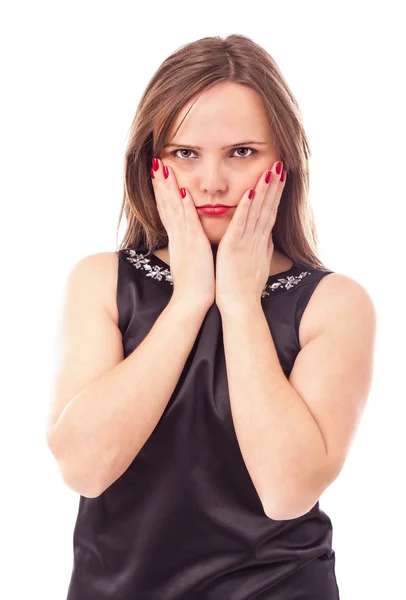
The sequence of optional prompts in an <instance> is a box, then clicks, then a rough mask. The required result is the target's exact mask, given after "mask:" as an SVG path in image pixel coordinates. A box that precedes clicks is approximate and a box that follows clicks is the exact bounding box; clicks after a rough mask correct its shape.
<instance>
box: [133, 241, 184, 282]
mask: <svg viewBox="0 0 406 600" xmlns="http://www.w3.org/2000/svg"><path fill="white" fill-rule="evenodd" d="M123 252H125V253H126V254H128V256H126V259H127V260H128V262H130V263H131V264H132V265H133V266H134V267H135V268H136V269H143V270H144V271H146V273H147V277H152V279H158V281H161V280H162V279H163V278H164V279H165V281H167V282H168V283H170V284H171V285H173V281H172V275H171V272H170V271H169V269H167V268H164V267H159V266H158V265H150V262H151V259H150V258H145V256H144V255H143V254H142V253H140V252H136V251H135V250H132V249H131V248H124V249H123Z"/></svg>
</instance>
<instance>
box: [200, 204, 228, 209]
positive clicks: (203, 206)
mask: <svg viewBox="0 0 406 600" xmlns="http://www.w3.org/2000/svg"><path fill="white" fill-rule="evenodd" d="M220 207H221V208H232V206H229V205H228V204H201V205H200V206H196V208H220Z"/></svg>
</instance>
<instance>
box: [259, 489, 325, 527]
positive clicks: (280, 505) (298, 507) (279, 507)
mask: <svg viewBox="0 0 406 600" xmlns="http://www.w3.org/2000/svg"><path fill="white" fill-rule="evenodd" d="M318 501H319V497H317V498H316V497H315V495H313V494H312V495H311V497H306V496H305V494H296V495H295V497H294V498H293V499H292V498H289V499H284V500H281V499H279V502H277V503H275V502H273V503H272V504H270V503H267V504H264V511H265V514H266V516H267V517H268V518H269V519H272V520H273V521H291V520H292V519H298V518H299V517H303V516H304V515H306V514H307V513H308V512H310V511H311V510H312V509H313V508H314V507H315V505H316V504H317V502H318Z"/></svg>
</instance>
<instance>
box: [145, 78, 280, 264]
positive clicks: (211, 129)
mask: <svg viewBox="0 0 406 600" xmlns="http://www.w3.org/2000/svg"><path fill="white" fill-rule="evenodd" d="M196 98H197V96H195V97H193V98H191V99H190V101H189V102H188V103H186V104H185V105H184V106H183V107H182V109H181V110H180V111H179V113H178V114H177V115H176V118H175V120H174V122H173V123H172V125H171V128H170V130H169V132H168V137H167V140H166V143H172V142H173V143H176V144H180V145H181V147H180V148H176V147H170V148H164V149H163V151H162V152H161V154H160V155H159V158H160V159H161V161H162V162H163V164H164V165H168V166H169V167H171V168H172V169H173V171H174V173H175V176H176V179H177V182H178V184H179V187H185V188H187V189H188V190H189V192H190V194H191V195H192V198H193V201H194V202H195V205H196V206H199V205H201V204H210V203H213V204H215V203H222V204H227V205H230V206H233V207H234V208H231V210H229V211H228V212H227V213H225V214H224V215H219V216H215V217H212V216H209V215H204V214H202V213H201V212H200V211H197V214H198V215H199V218H200V221H201V223H202V227H203V229H204V231H205V234H206V236H207V238H208V239H209V241H210V243H211V244H212V245H214V246H218V244H219V243H220V241H221V239H222V237H223V235H224V233H225V232H226V230H227V228H228V226H229V224H230V221H231V219H232V217H233V215H234V213H235V210H236V208H235V207H236V206H237V205H238V204H239V202H240V201H241V198H242V197H243V195H244V194H245V192H246V190H247V189H248V188H250V187H252V188H255V187H256V185H257V183H258V179H259V178H260V176H261V174H262V173H263V172H264V171H266V170H268V169H269V170H270V169H272V167H273V165H274V164H275V162H276V161H278V160H281V157H280V153H279V151H278V149H277V148H276V146H275V144H274V141H273V135H272V130H271V127H270V124H269V121H268V117H267V115H266V113H265V110H264V106H263V104H262V100H261V98H260V97H259V96H258V94H257V93H256V92H255V91H254V90H252V89H251V88H248V87H247V86H243V85H240V84H237V83H234V82H229V81H226V82H220V83H218V84H217V85H215V86H214V87H212V88H211V89H209V90H206V91H204V92H203V93H202V94H200V97H198V99H197V101H196V102H195V100H196ZM193 103H194V105H193V107H192V108H191V110H190V112H189V114H188V116H187V117H186V119H185V121H184V122H183V123H182V125H181V127H180V128H179V131H178V132H177V134H176V138H175V139H173V134H174V133H175V131H176V130H177V128H178V126H179V123H180V122H181V121H182V119H183V117H184V116H185V114H186V113H187V111H188V110H189V108H190V106H191V105H192V104H193ZM217 123H219V124H221V127H218V126H215V124H217ZM250 140H255V141H258V142H264V143H265V144H264V145H259V144H244V145H242V144H241V142H245V141H250ZM231 144H232V145H233V147H232V148H227V149H222V147H223V146H230V145H231ZM190 146H200V147H201V150H195V149H192V148H191V147H190ZM255 150H256V152H255ZM155 254H156V255H157V256H159V257H160V258H161V259H162V260H164V261H165V262H166V263H167V264H169V252H168V248H167V247H166V248H162V249H160V250H157V251H156V252H155ZM291 266H292V261H291V260H290V259H289V258H288V257H286V256H285V255H283V254H282V253H280V252H278V251H277V250H276V249H274V252H273V254H272V258H271V262H270V270H269V274H270V275H272V274H274V273H278V272H280V271H283V270H285V269H289V268H290V267H291Z"/></svg>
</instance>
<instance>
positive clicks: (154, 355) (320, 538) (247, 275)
mask: <svg viewBox="0 0 406 600" xmlns="http://www.w3.org/2000/svg"><path fill="white" fill-rule="evenodd" d="M308 157H309V148H308V142H307V138H306V135H305V132H304V129H303V125H302V120H301V114H300V110H299V108H298V104H297V102H296V100H295V99H294V97H293V94H292V92H291V91H290V90H289V88H288V86H287V83H286V82H285V80H284V78H283V76H282V74H281V73H280V71H279V69H278V67H277V65H276V64H275V62H274V60H273V59H272V58H271V57H270V56H269V54H267V52H266V51H265V50H263V49H262V48H261V47H259V46H258V45H256V44H255V43H254V42H253V41H252V40H250V39H249V38H247V37H244V36H241V35H231V36H229V37H228V38H226V39H221V38H219V37H214V38H204V39H201V40H198V41H196V42H194V43H191V44H188V45H186V46H184V47H182V48H180V49H179V50H177V51H176V52H175V53H174V54H173V55H172V56H170V57H169V58H168V59H167V60H165V61H164V63H163V64H162V65H161V67H160V68H159V69H158V71H157V72H156V73H155V75H154V76H153V78H152V80H151V81H150V83H149V85H148V87H147V89H146V90H145V92H144V95H143V97H142V99H141V102H140V104H139V107H138V109H137V112H136V115H135V119H134V122H133V125H132V129H131V134H130V139H129V143H128V149H127V152H126V160H125V182H124V199H123V206H122V210H121V215H120V219H121V217H122V215H123V211H125V215H126V218H127V230H126V232H125V236H124V240H123V242H122V244H121V246H120V247H119V249H118V250H117V251H116V252H105V253H98V254H94V255H91V256H88V257H85V258H83V259H82V260H80V261H79V262H78V263H77V264H76V265H75V267H74V268H73V270H72V272H71V274H70V276H69V277H68V282H67V288H66V297H65V298H66V299H65V301H64V308H63V313H62V319H61V337H60V341H59V344H60V352H61V358H60V369H59V371H58V374H57V376H56V379H55V387H54V392H53V402H52V407H51V410H50V415H49V435H48V443H49V447H50V449H51V450H52V452H53V454H54V456H55V458H56V459H57V461H58V465H59V466H60V469H61V474H62V476H63V478H64V481H65V482H66V483H67V485H69V486H70V487H71V488H72V489H73V490H75V491H77V492H78V493H79V494H80V502H79V512H78V517H77V522H76V526H75V530H74V566H73V571H72V577H71V582H70V587H69V592H68V600H107V599H114V600H118V599H120V600H127V599H128V600H130V599H131V600H133V599H134V598H137V600H220V599H221V600H223V599H224V600H226V599H227V600H231V599H232V600H252V599H254V598H255V599H256V600H268V599H271V598H272V599H273V600H285V599H287V598H289V599H293V598H295V600H310V599H311V600H318V599H320V600H333V599H334V600H335V599H337V598H339V591H338V585H337V581H336V576H335V552H334V549H333V546H332V523H331V520H330V519H329V517H328V516H327V515H326V514H325V513H324V512H323V511H322V510H321V509H320V507H319V498H320V496H321V495H322V493H323V491H324V490H325V489H326V488H327V487H328V486H329V485H330V484H331V483H332V482H333V481H334V480H335V479H336V478H337V476H338V475H339V473H340V471H341V469H342V467H343V465H344V462H345V459H346V456H347V455H348V451H349V448H350V444H351V441H352V439H353V437H354V434H355V431H356V428H357V425H358V424H359V420H360V417H361V414H362V411H363V409H364V406H365V402H366V400H367V396H368V392H369V389H370V385H371V379H372V363H373V349H374V338H375V310H374V306H373V303H372V300H371V298H370V297H369V295H368V293H367V292H366V290H365V289H364V288H363V287H362V286H361V285H360V284H359V283H357V282H356V281H354V280H353V279H351V278H349V277H347V276H345V275H341V274H338V273H335V272H333V271H332V270H330V269H328V268H326V267H325V265H323V264H322V263H321V262H320V260H319V259H318V257H317V242H316V239H317V237H316V231H315V226H314V222H313V218H312V210H311V206H310V205H309V202H308V178H309V173H308ZM344 178H345V170H344V171H343V170H341V171H340V179H341V180H343V179H344ZM327 201H328V199H327ZM218 204H221V205H222V206H225V207H226V209H220V208H214V207H215V206H216V205H218ZM203 205H205V206H207V207H208V208H207V209H206V210H202V206H203Z"/></svg>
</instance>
